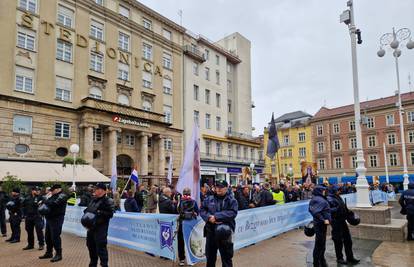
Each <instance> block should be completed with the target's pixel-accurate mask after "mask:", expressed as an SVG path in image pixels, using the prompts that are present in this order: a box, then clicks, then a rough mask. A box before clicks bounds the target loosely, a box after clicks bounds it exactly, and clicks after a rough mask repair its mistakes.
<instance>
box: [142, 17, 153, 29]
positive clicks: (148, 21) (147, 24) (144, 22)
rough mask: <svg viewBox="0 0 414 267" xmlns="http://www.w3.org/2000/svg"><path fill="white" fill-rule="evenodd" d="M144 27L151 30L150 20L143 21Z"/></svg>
mask: <svg viewBox="0 0 414 267" xmlns="http://www.w3.org/2000/svg"><path fill="white" fill-rule="evenodd" d="M142 26H144V28H145V29H147V30H151V29H152V22H151V21H150V20H149V19H142Z"/></svg>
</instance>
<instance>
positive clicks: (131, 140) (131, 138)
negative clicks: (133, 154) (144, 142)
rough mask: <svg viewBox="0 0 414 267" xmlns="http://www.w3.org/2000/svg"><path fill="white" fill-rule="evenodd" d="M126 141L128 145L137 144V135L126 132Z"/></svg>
mask: <svg viewBox="0 0 414 267" xmlns="http://www.w3.org/2000/svg"><path fill="white" fill-rule="evenodd" d="M125 143H126V144H127V145H128V146H135V135H132V134H126V135H125Z"/></svg>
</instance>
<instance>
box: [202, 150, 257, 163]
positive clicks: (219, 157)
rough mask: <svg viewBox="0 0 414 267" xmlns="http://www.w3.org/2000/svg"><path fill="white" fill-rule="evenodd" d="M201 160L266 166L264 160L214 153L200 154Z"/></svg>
mask: <svg viewBox="0 0 414 267" xmlns="http://www.w3.org/2000/svg"><path fill="white" fill-rule="evenodd" d="M200 157H201V159H204V160H206V159H207V160H215V161H222V162H237V163H242V164H246V165H250V163H252V162H253V163H255V164H257V165H264V160H258V159H255V158H253V159H252V158H245V157H234V156H228V155H218V154H212V153H200Z"/></svg>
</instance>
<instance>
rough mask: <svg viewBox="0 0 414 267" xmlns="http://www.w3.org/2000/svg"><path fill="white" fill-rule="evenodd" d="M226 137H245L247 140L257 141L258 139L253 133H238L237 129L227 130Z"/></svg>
mask: <svg viewBox="0 0 414 267" xmlns="http://www.w3.org/2000/svg"><path fill="white" fill-rule="evenodd" d="M226 137H233V138H240V139H245V140H249V141H255V140H256V139H255V137H254V136H253V135H250V134H245V133H238V132H235V131H227V132H226Z"/></svg>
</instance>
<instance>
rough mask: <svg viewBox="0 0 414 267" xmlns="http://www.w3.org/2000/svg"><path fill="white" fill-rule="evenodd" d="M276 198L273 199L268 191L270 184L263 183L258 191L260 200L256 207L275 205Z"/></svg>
mask: <svg viewBox="0 0 414 267" xmlns="http://www.w3.org/2000/svg"><path fill="white" fill-rule="evenodd" d="M275 204H276V200H274V199H273V194H272V192H270V184H269V183H264V184H263V188H262V190H261V191H260V202H259V205H258V207H265V206H270V205H275Z"/></svg>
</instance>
